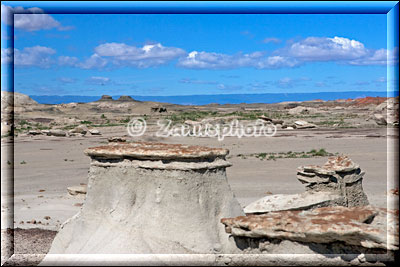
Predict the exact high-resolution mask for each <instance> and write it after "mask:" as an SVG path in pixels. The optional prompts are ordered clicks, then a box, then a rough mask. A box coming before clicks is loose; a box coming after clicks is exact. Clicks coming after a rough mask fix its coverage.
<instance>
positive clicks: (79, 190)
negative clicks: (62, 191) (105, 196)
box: [67, 185, 87, 196]
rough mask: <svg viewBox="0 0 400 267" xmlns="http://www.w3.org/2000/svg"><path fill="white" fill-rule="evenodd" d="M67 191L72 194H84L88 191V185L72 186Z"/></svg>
mask: <svg viewBox="0 0 400 267" xmlns="http://www.w3.org/2000/svg"><path fill="white" fill-rule="evenodd" d="M67 191H68V193H69V194H70V195H72V196H76V195H79V194H83V195H84V194H86V193H87V185H77V186H70V187H68V188H67Z"/></svg>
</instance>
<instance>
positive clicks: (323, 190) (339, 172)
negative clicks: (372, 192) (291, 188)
mask: <svg viewBox="0 0 400 267" xmlns="http://www.w3.org/2000/svg"><path fill="white" fill-rule="evenodd" d="M364 174H365V172H363V171H361V169H360V166H359V165H358V164H356V163H354V162H353V161H352V160H351V159H349V158H348V157H347V156H337V157H330V158H329V159H328V161H327V162H326V163H325V164H324V165H323V166H316V165H307V166H301V167H299V168H298V169H297V179H298V180H299V181H300V182H301V183H302V184H304V185H305V187H306V191H305V192H304V193H301V194H292V195H284V194H277V195H269V196H266V197H264V198H261V199H259V200H256V201H254V202H253V203H250V204H249V205H248V206H246V207H245V209H244V211H245V213H246V214H257V213H258V214H260V213H266V212H272V211H283V210H308V209H312V208H318V207H328V206H345V207H356V206H366V205H368V204H369V202H368V198H367V195H366V194H365V193H364V190H363V187H362V179H363V176H364Z"/></svg>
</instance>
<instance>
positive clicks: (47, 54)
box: [14, 46, 56, 68]
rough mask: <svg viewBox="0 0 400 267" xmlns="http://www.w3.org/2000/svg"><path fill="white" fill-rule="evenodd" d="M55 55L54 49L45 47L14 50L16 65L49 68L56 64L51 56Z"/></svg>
mask: <svg viewBox="0 0 400 267" xmlns="http://www.w3.org/2000/svg"><path fill="white" fill-rule="evenodd" d="M55 53H56V51H55V50H54V49H52V48H50V47H45V46H33V47H25V48H24V49H23V50H19V49H14V65H15V66H21V67H29V66H36V67H41V68H48V67H50V65H51V64H53V63H54V60H53V59H52V58H51V55H53V54H55Z"/></svg>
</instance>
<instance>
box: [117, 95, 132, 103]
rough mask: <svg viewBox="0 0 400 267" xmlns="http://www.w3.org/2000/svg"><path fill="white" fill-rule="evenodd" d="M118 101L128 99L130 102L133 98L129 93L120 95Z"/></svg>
mask: <svg viewBox="0 0 400 267" xmlns="http://www.w3.org/2000/svg"><path fill="white" fill-rule="evenodd" d="M118 101H124V102H125V101H130V102H132V101H135V100H133V98H132V97H130V96H129V95H122V96H120V98H118Z"/></svg>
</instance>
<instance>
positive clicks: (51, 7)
mask: <svg viewBox="0 0 400 267" xmlns="http://www.w3.org/2000/svg"><path fill="white" fill-rule="evenodd" d="M2 4H4V5H8V6H12V7H18V6H22V7H24V8H25V9H26V8H30V7H38V8H41V9H43V10H44V11H45V13H48V14H386V15H387V49H388V50H393V49H395V48H397V49H398V47H399V26H398V25H399V2H398V1H338V2H322V1H304V2H300V1H287V2H283V1H272V2H255V1H248V2H245V1H240V2H224V1H214V2H194V1H187V2H178V1H170V2H161V1H153V2H147V1H146V2H144V1H137V2H125V1H101V2H91V1H59V2H58V1H3V2H2ZM9 15H10V16H13V14H9ZM1 30H2V31H3V30H6V35H7V36H8V37H9V38H8V40H7V41H6V42H5V43H6V48H12V49H13V48H14V28H13V25H11V26H10V27H8V26H7V27H5V28H4V29H3V27H1ZM2 36H3V35H2ZM397 62H398V54H397ZM1 74H2V77H3V74H8V75H7V81H6V82H7V83H8V84H9V86H10V89H11V91H12V92H14V63H13V62H11V64H7V67H5V68H2V70H1ZM387 80H388V82H389V81H390V80H395V81H397V83H395V87H394V88H393V89H394V91H397V92H398V91H399V85H398V81H399V66H398V63H397V64H396V65H394V66H389V65H388V66H387ZM397 95H398V93H397ZM390 96H393V95H391V93H389V91H388V97H390ZM11 150H12V152H11V154H9V155H8V157H9V158H10V159H12V160H13V159H14V157H13V151H14V149H13V148H12V149H11ZM395 173H396V172H395ZM11 175H12V177H11V183H10V184H9V186H8V187H7V191H8V192H9V193H10V195H13V192H14V188H13V181H14V179H13V178H14V177H13V172H11ZM13 201H14V199H12V203H11V205H10V209H11V212H12V214H11V216H10V217H7V218H8V220H7V222H6V225H7V226H10V228H12V229H13V227H14V224H13V220H14V202H13ZM114 263H115V262H114Z"/></svg>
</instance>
